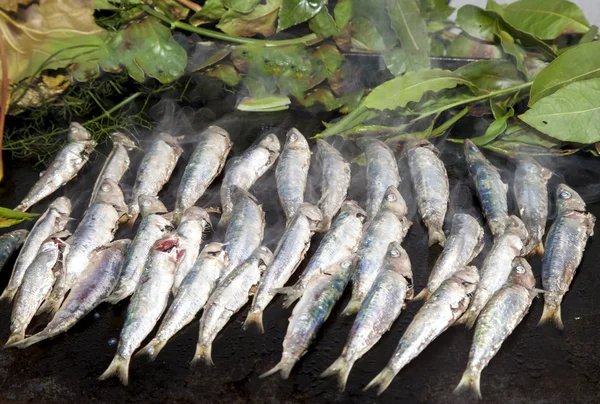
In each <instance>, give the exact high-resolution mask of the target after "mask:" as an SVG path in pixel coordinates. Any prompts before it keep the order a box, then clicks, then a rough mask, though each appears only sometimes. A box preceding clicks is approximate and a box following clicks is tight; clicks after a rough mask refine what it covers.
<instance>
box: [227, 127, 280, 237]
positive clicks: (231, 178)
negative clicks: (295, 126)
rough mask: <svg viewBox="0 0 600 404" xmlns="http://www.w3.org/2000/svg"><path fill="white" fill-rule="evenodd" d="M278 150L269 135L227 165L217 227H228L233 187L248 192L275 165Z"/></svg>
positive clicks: (276, 143) (277, 146)
mask: <svg viewBox="0 0 600 404" xmlns="http://www.w3.org/2000/svg"><path fill="white" fill-rule="evenodd" d="M280 148H281V144H280V143H279V139H277V136H275V135H274V134H270V135H267V136H265V137H264V138H262V139H261V141H260V142H258V144H256V145H254V146H252V147H250V148H249V149H248V150H246V151H245V152H244V153H243V154H242V155H241V156H240V157H239V158H237V159H235V160H234V161H232V162H231V163H230V164H229V166H228V167H227V170H226V171H225V178H223V182H222V183H221V207H222V215H221V221H220V222H219V227H223V226H226V225H228V224H229V221H230V220H231V215H232V212H233V205H234V204H235V201H234V196H233V189H234V187H238V188H241V189H243V190H246V191H248V190H250V188H251V187H252V185H254V183H255V182H256V180H258V179H259V178H260V177H262V176H263V175H264V174H265V173H266V172H267V170H269V168H271V166H272V165H273V164H274V163H275V160H277V157H278V156H279V150H280ZM257 247H258V246H257ZM255 248H256V247H255Z"/></svg>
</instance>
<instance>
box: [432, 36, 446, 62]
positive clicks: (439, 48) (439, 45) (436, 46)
mask: <svg viewBox="0 0 600 404" xmlns="http://www.w3.org/2000/svg"><path fill="white" fill-rule="evenodd" d="M445 48H446V47H445V45H444V41H442V40H441V39H438V38H435V37H434V38H431V45H430V46H429V55H430V56H435V57H442V56H444V51H445Z"/></svg>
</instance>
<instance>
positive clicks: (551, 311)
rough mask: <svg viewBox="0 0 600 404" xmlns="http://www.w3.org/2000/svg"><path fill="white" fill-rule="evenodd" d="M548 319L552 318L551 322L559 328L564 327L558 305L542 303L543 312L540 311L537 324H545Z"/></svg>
mask: <svg viewBox="0 0 600 404" xmlns="http://www.w3.org/2000/svg"><path fill="white" fill-rule="evenodd" d="M550 320H552V322H554V325H555V326H556V328H558V329H559V330H564V329H565V326H564V324H563V322H562V316H561V312H560V305H558V306H552V305H549V304H544V312H543V313H542V317H541V318H540V321H539V322H538V325H542V324H546V323H547V322H548V321H550Z"/></svg>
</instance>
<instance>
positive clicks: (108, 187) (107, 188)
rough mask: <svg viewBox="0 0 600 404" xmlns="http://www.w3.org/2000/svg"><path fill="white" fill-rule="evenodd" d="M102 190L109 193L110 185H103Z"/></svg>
mask: <svg viewBox="0 0 600 404" xmlns="http://www.w3.org/2000/svg"><path fill="white" fill-rule="evenodd" d="M102 190H103V191H104V192H108V191H110V185H108V184H104V185H102Z"/></svg>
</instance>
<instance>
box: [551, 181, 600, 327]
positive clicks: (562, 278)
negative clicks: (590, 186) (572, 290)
mask: <svg viewBox="0 0 600 404" xmlns="http://www.w3.org/2000/svg"><path fill="white" fill-rule="evenodd" d="M556 200H557V205H558V217H557V218H556V220H555V221H554V223H553V224H552V227H551V228H550V231H549V232H548V236H547V237H546V253H545V254H544V257H543V258H542V286H543V288H544V290H546V291H547V293H544V312H543V313H542V318H541V319H540V324H543V323H545V322H547V321H550V320H552V321H553V322H554V324H555V325H556V327H557V328H558V329H561V330H562V329H563V328H564V325H563V322H562V318H561V310H560V305H561V303H562V300H563V297H564V296H565V293H567V291H568V290H569V286H570V285H571V282H572V281H573V277H574V276H575V271H576V270H577V267H578V266H579V264H580V263H581V259H582V258H583V251H584V250H585V246H586V244H587V242H588V239H589V237H591V236H592V235H593V234H594V225H595V222H596V217H595V216H594V215H592V214H591V213H587V212H586V211H585V202H583V199H581V197H580V196H579V194H578V193H577V192H575V191H574V190H572V189H571V188H569V187H568V186H566V185H565V184H561V185H559V187H558V188H557V190H556Z"/></svg>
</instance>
